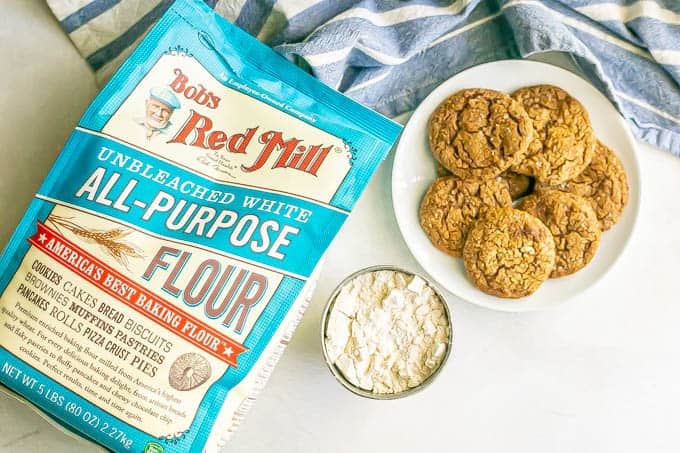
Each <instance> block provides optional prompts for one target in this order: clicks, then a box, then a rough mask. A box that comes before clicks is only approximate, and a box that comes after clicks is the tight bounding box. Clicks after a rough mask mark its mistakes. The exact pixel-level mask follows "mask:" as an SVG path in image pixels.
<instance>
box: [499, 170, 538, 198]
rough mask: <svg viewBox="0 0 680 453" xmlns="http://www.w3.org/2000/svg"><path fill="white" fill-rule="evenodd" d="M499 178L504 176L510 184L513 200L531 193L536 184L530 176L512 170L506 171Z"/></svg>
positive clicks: (504, 179) (509, 188)
mask: <svg viewBox="0 0 680 453" xmlns="http://www.w3.org/2000/svg"><path fill="white" fill-rule="evenodd" d="M499 178H502V179H503V181H505V182H506V183H507V184H508V190H509V191H510V198H512V199H513V200H517V199H519V198H522V197H524V196H526V195H529V193H531V190H532V189H533V186H534V181H533V180H532V179H531V178H530V177H529V176H526V175H520V174H519V173H515V172H512V171H504V172H503V173H501V174H500V176H499Z"/></svg>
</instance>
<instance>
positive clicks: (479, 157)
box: [429, 88, 533, 179]
mask: <svg viewBox="0 0 680 453" xmlns="http://www.w3.org/2000/svg"><path fill="white" fill-rule="evenodd" d="M532 137H533V128H532V126H531V119H530V118H529V116H528V115H527V113H526V112H525V111H524V109H523V108H522V106H521V105H520V104H519V103H518V102H516V101H514V100H513V99H512V98H511V97H510V96H508V95H507V94H504V93H501V92H499V91H494V90H485V89H481V88H471V89H466V90H461V91H458V92H457V93H455V94H453V95H452V96H450V97H449V98H447V99H446V100H445V101H444V102H442V103H441V104H440V105H439V106H438V107H437V108H436V109H435V111H434V113H433V114H432V116H431V117H430V124H429V139H430V148H431V149H432V154H433V155H434V157H435V159H437V161H438V162H440V163H441V164H442V165H443V166H444V167H446V168H447V169H448V170H449V171H451V172H452V173H453V174H454V175H456V176H458V177H459V178H463V179H464V178H477V179H486V178H493V177H494V176H497V175H499V174H500V173H501V172H503V171H504V170H506V169H507V168H508V167H510V165H512V164H514V163H518V162H519V161H520V160H521V159H522V158H523V157H524V154H525V153H526V151H527V147H528V146H529V142H530V141H531V139H532Z"/></svg>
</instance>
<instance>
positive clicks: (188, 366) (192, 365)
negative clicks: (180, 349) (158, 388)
mask: <svg viewBox="0 0 680 453" xmlns="http://www.w3.org/2000/svg"><path fill="white" fill-rule="evenodd" d="M211 374H212V369H211V367H210V362H208V360H207V359H206V358H205V357H203V356H201V355H199V354H196V353H193V352H188V353H186V354H182V355H181V356H179V357H177V359H175V361H174V362H173V363H172V365H171V366H170V372H169V375H168V383H169V384H170V387H172V388H174V389H175V390H179V391H182V392H185V391H189V390H193V389H195V388H197V387H199V386H201V385H203V384H205V383H206V382H207V381H208V379H210V375H211Z"/></svg>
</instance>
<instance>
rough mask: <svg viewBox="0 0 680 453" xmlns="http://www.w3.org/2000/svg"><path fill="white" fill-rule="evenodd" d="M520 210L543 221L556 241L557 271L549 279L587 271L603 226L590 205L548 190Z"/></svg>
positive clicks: (530, 199)
mask: <svg viewBox="0 0 680 453" xmlns="http://www.w3.org/2000/svg"><path fill="white" fill-rule="evenodd" d="M519 209H522V210H524V211H526V212H528V213H529V214H531V215H533V216H535V217H537V218H538V219H540V220H541V221H542V222H543V223H544V224H545V226H547V227H548V228H549V229H550V232H551V233H552V236H553V240H554V241H555V255H556V259H555V268H554V269H553V271H552V273H551V274H550V277H552V278H555V277H562V276H564V275H569V274H573V273H574V272H576V271H578V270H579V269H582V268H583V267H585V265H586V264H588V263H589V262H590V260H591V259H593V257H594V256H595V252H596V251H597V248H598V246H599V245H600V236H601V234H602V232H601V231H600V222H599V221H598V220H597V216H596V215H595V211H594V210H593V208H592V207H591V206H590V203H588V201H587V200H586V199H585V198H583V197H580V196H578V195H574V194H570V193H567V192H560V191H559V190H545V191H541V192H539V193H538V194H534V195H531V196H529V197H526V198H525V199H524V200H522V204H521V205H520V207H519Z"/></svg>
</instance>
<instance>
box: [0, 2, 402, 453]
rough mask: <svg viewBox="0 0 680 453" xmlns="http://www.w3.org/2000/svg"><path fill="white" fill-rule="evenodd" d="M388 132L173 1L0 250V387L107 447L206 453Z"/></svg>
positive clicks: (257, 383) (233, 422) (247, 389)
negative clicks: (2, 386) (0, 271)
mask: <svg viewBox="0 0 680 453" xmlns="http://www.w3.org/2000/svg"><path fill="white" fill-rule="evenodd" d="M399 132H400V127H399V126H398V125H396V124H395V123H393V122H391V121H389V120H387V119H385V118H383V117H381V116H379V115H377V114H376V113H374V112H371V111H369V110H367V109H365V108H363V107H361V106H360V105H358V104H356V103H354V102H352V101H351V100H349V99H347V98H345V97H344V96H342V95H340V94H338V93H337V92H335V91H333V90H331V89H329V88H328V87H326V86H324V85H322V84H320V83H319V82H318V81H316V80H315V79H313V78H312V77H311V76H309V75H307V74H305V73H303V72H302V71H301V70H300V69H298V68H297V67H295V66H294V65H292V64H290V63H288V62H286V61H285V60H284V59H283V58H282V57H280V56H278V55H277V54H276V53H274V52H273V51H272V50H270V49H269V48H267V47H266V46H264V45H262V44H261V43H259V42H258V41H257V40H255V39H254V38H252V37H250V36H248V35H247V34H245V33H244V32H242V31H241V30H240V29H238V28H237V27H235V26H233V25H231V24H230V23H228V22H226V21H225V20H223V19H221V18H219V17H218V16H216V15H215V14H214V13H213V12H212V11H211V10H210V9H209V8H207V7H206V6H205V5H204V4H203V2H201V1H197V0H196V1H189V0H178V1H177V2H175V3H174V4H173V6H171V7H170V8H169V10H168V11H167V12H166V14H165V15H164V16H163V17H162V18H161V20H160V21H159V22H158V23H157V24H156V26H155V27H154V28H153V29H152V30H151V31H150V32H149V33H148V35H147V36H146V38H145V39H144V40H143V41H142V42H141V44H140V45H139V46H138V48H137V49H136V50H135V52H134V53H133V54H132V56H131V57H130V58H129V59H128V60H127V61H126V62H125V63H124V64H123V66H122V67H121V69H120V70H119V71H118V72H117V73H116V75H115V76H114V77H113V78H112V79H111V81H110V82H109V83H108V84H107V85H106V87H105V88H104V89H103V90H102V91H101V93H100V94H99V95H98V96H97V98H96V99H95V100H94V101H93V102H92V104H91V105H90V107H89V108H88V110H87V111H86V113H85V114H84V115H83V118H82V119H81V121H80V123H79V124H78V127H77V128H76V130H75V131H74V132H73V134H72V135H71V137H70V138H69V140H68V141H67V143H66V145H65V146H64V149H63V151H62V152H61V154H60V155H59V157H58V159H57V161H56V162H55V164H54V166H53V168H52V170H51V171H50V173H49V175H48V176H47V178H46V179H45V181H44V183H43V185H42V186H41V187H40V189H39V191H38V193H37V194H36V196H35V198H34V200H33V201H32V203H31V205H30V206H29V208H28V210H27V212H26V214H25V215H24V217H23V219H22V221H21V223H20V224H19V226H18V227H17V229H16V231H15V233H14V235H13V236H12V238H11V240H10V242H9V244H8V245H7V247H6V249H5V251H4V253H3V255H2V258H1V260H0V268H1V269H2V273H1V275H0V292H1V296H0V345H1V346H2V347H0V382H1V383H2V384H3V385H4V386H5V387H6V388H8V389H10V390H11V391H13V392H15V393H16V394H18V395H20V396H22V397H23V398H24V399H26V400H27V401H29V402H30V403H31V404H32V405H34V406H35V407H37V408H39V409H40V410H41V411H43V412H44V413H46V414H48V415H49V416H50V417H51V418H52V419H53V420H54V421H55V422H57V423H59V424H60V425H61V426H63V427H64V428H65V429H67V430H69V431H71V432H73V433H76V434H78V435H80V436H82V437H85V438H87V439H90V440H92V441H94V442H97V443H99V444H101V445H103V446H105V447H106V448H108V449H110V450H113V451H120V452H161V451H162V452H166V453H175V452H177V453H178V452H201V451H208V452H212V451H218V450H219V449H220V447H221V446H222V445H223V443H224V441H225V440H226V439H227V438H228V437H229V435H230V433H231V432H232V431H233V430H234V429H235V427H236V426H237V425H238V423H239V422H240V420H241V418H242V416H243V415H244V413H245V411H246V410H247V409H248V407H249V406H250V404H251V403H252V399H253V398H254V397H255V396H256V394H257V393H258V392H259V391H260V390H261V388H262V387H263V385H264V383H265V382H266V380H267V378H268V376H269V374H270V372H271V368H272V367H273V366H274V364H275V362H276V360H277V359H278V357H279V356H280V354H281V353H282V351H283V348H284V346H285V344H286V343H287V341H288V339H289V335H290V334H291V332H292V330H293V329H294V327H295V325H296V324H297V322H298V320H299V317H300V316H301V314H302V312H303V311H304V309H305V308H306V303H307V302H306V298H305V294H306V292H307V290H309V289H310V288H311V286H313V280H314V273H315V269H316V268H317V265H318V262H319V260H320V258H321V256H322V255H323V254H324V253H325V251H326V249H327V248H328V246H329V244H330V242H331V240H332V239H333V237H334V236H335V235H336V234H337V232H338V231H339V229H340V227H341V226H342V224H343V222H344V221H345V219H346V218H347V216H348V214H349V212H350V211H351V210H352V208H353V206H354V204H355V203H356V201H357V199H358V197H359V196H360V194H361V192H362V191H363V189H364V187H365V186H366V184H367V182H368V180H369V178H370V177H371V176H372V174H373V173H374V171H375V170H376V168H377V166H378V165H379V164H380V162H381V161H382V160H383V158H384V157H385V155H386V154H387V152H388V151H389V149H390V147H391V146H392V144H393V142H394V141H395V140H396V138H397V136H398V134H399Z"/></svg>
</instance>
